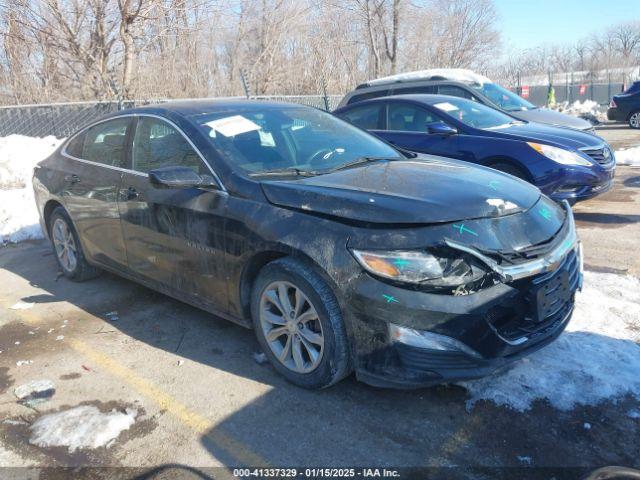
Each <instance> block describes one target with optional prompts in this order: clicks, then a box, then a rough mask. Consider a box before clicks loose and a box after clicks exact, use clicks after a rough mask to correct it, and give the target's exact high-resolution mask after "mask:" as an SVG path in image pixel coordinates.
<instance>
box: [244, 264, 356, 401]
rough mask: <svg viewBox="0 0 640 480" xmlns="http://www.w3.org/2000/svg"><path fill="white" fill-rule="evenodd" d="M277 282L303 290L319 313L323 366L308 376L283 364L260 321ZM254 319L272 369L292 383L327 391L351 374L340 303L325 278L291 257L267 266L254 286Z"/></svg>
mask: <svg viewBox="0 0 640 480" xmlns="http://www.w3.org/2000/svg"><path fill="white" fill-rule="evenodd" d="M274 282H288V283H290V284H292V285H293V286H295V287H296V288H298V289H299V290H301V291H302V293H304V295H306V297H307V298H308V300H309V301H310V302H311V304H312V305H313V307H314V308H315V310H316V312H317V314H318V319H319V321H320V323H321V326H322V334H323V337H324V346H323V349H324V350H323V354H322V358H321V360H320V363H319V364H318V366H317V367H316V368H315V369H314V370H312V371H311V372H309V373H298V372H295V371H293V370H291V369H289V368H288V367H287V366H285V365H284V364H283V363H281V362H280V360H278V358H276V356H275V354H274V353H273V352H272V350H271V347H269V344H268V342H267V339H266V338H265V335H264V332H263V329H262V326H261V321H260V301H261V298H262V295H263V293H264V291H265V290H266V289H267V287H268V286H269V285H271V284H273V283H274ZM251 316H252V319H253V327H254V330H255V332H256V337H257V339H258V342H259V343H260V346H261V347H262V350H263V352H264V353H265V355H266V356H267V358H268V359H269V361H270V362H271V364H272V365H273V367H274V368H275V369H276V370H277V371H278V372H279V373H280V374H281V375H282V376H283V377H285V378H286V379H287V380H288V381H290V382H291V383H293V384H295V385H298V386H300V387H303V388H308V389H319V388H326V387H329V386H331V385H333V384H335V383H337V382H339V381H340V380H342V379H343V378H344V377H346V376H347V375H349V374H350V373H351V371H352V367H351V355H350V349H349V340H348V338H347V333H346V329H345V326H344V322H343V320H342V313H341V311H340V307H339V305H338V301H337V300H336V297H335V295H334V294H333V291H332V290H331V288H330V287H329V286H328V285H327V283H326V282H325V281H324V280H323V279H322V277H320V275H318V274H317V273H316V272H314V271H313V269H312V268H310V267H308V266H306V265H305V264H303V263H301V262H299V261H296V260H294V259H292V258H282V259H279V260H275V261H274V262H272V263H269V264H268V265H266V266H265V267H264V268H263V269H262V270H261V271H260V273H259V275H258V277H257V278H256V281H255V282H254V285H253V289H252V292H251Z"/></svg>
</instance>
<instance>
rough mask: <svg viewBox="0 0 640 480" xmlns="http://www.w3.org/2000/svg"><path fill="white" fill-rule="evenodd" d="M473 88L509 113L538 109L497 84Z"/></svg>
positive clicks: (477, 85) (474, 86)
mask: <svg viewBox="0 0 640 480" xmlns="http://www.w3.org/2000/svg"><path fill="white" fill-rule="evenodd" d="M472 86H473V88H475V89H476V90H478V91H479V92H480V93H482V94H483V95H484V96H485V97H487V98H488V99H489V100H491V101H492V102H493V103H495V104H496V105H498V106H499V107H500V108H502V109H503V110H506V111H507V112H516V111H518V110H531V109H534V108H536V107H535V105H533V104H531V103H529V102H527V101H526V100H525V99H524V98H522V97H520V96H518V95H516V94H515V93H513V92H511V91H509V90H507V89H506V88H504V87H501V86H500V85H498V84H497V83H483V84H482V85H479V84H475V85H472Z"/></svg>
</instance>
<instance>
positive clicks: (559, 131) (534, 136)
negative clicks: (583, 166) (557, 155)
mask: <svg viewBox="0 0 640 480" xmlns="http://www.w3.org/2000/svg"><path fill="white" fill-rule="evenodd" d="M490 131H491V133H492V134H494V135H496V136H501V137H503V138H511V139H514V140H523V141H525V142H539V143H547V144H550V145H557V146H560V147H565V148H567V147H569V148H574V149H576V150H579V149H581V148H597V147H600V146H602V145H603V144H604V143H605V141H604V140H603V139H602V138H600V137H598V136H596V135H591V134H590V133H585V132H580V131H578V130H572V129H570V128H562V127H552V126H551V125H543V124H541V123H524V124H522V125H512V126H510V127H509V128H500V129H495V130H490Z"/></svg>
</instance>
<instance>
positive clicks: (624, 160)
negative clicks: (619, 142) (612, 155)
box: [616, 147, 640, 167]
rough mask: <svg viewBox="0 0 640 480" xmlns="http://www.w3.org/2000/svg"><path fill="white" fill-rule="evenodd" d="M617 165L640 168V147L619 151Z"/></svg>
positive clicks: (617, 152)
mask: <svg viewBox="0 0 640 480" xmlns="http://www.w3.org/2000/svg"><path fill="white" fill-rule="evenodd" d="M616 163H617V164H618V165H633V166H636V167H640V147H633V148H627V149H625V150H617V151H616Z"/></svg>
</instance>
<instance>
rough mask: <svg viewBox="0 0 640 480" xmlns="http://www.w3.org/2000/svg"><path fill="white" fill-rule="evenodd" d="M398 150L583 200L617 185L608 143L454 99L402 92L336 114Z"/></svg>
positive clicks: (572, 200)
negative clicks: (469, 165) (507, 176)
mask: <svg viewBox="0 0 640 480" xmlns="http://www.w3.org/2000/svg"><path fill="white" fill-rule="evenodd" d="M334 113H335V114H336V115H338V116H340V117H342V118H344V119H345V120H347V121H349V122H351V123H353V124H354V125H356V126H359V127H360V128H364V129H366V130H369V131H371V132H372V133H375V134H376V135H378V136H379V137H381V138H382V139H384V140H386V141H387V142H389V143H392V144H394V145H396V146H398V147H401V148H404V149H406V150H411V151H414V152H421V153H430V154H434V155H442V156H445V157H450V158H457V159H460V160H465V161H468V162H473V163H478V164H481V165H485V166H489V167H492V168H495V169H497V170H501V171H503V172H506V173H509V174H511V175H514V176H516V177H519V178H522V179H524V180H527V181H528V182H530V183H532V184H534V185H536V186H537V187H538V188H539V189H540V190H541V191H542V192H543V193H545V194H547V195H549V196H550V197H551V198H553V199H554V200H556V201H561V200H568V201H569V202H570V203H575V202H577V201H580V200H586V199H588V198H592V197H594V196H596V195H598V194H600V193H603V192H606V191H607V190H609V189H610V188H611V185H612V183H613V176H614V171H615V165H616V164H615V158H614V154H613V151H612V150H611V147H610V146H609V145H608V144H607V142H605V141H604V140H603V139H602V138H600V137H598V136H596V135H591V134H588V133H583V132H579V131H576V130H572V129H568V128H562V127H553V126H548V125H542V124H537V123H532V122H524V121H521V120H517V119H515V118H513V117H511V116H509V115H507V114H505V113H503V112H500V111H498V110H494V109H492V108H490V107H487V106H485V105H481V104H479V103H477V102H473V101H470V100H466V99H463V98H459V97H451V96H447V95H398V96H393V97H384V98H376V99H373V100H368V101H363V102H358V103H355V104H351V105H349V106H347V107H344V108H340V109H338V110H336V111H335V112H334Z"/></svg>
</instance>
